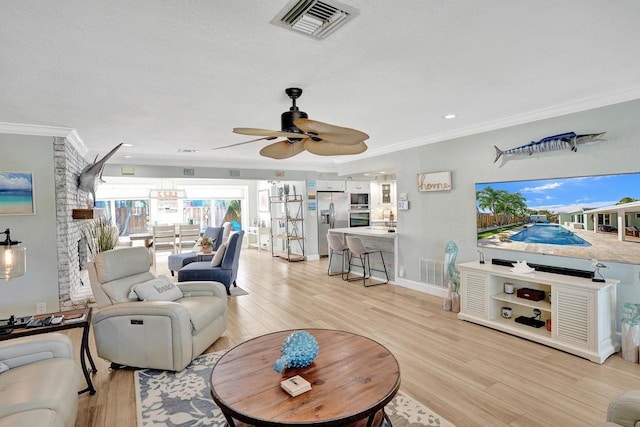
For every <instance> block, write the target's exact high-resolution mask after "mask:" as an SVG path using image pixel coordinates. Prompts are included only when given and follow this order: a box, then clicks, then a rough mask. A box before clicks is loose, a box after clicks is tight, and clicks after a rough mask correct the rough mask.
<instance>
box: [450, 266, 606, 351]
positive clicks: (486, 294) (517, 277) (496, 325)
mask: <svg viewBox="0 0 640 427" xmlns="http://www.w3.org/2000/svg"><path fill="white" fill-rule="evenodd" d="M458 267H459V268H460V271H461V282H460V298H461V309H460V313H459V314H458V318H459V319H462V320H466V321H469V322H473V323H477V324H480V325H483V326H487V327H490V328H493V329H496V330H499V331H502V332H506V333H509V334H512V335H515V336H519V337H521V338H525V339H529V340H531V341H535V342H538V343H540V344H545V345H548V346H550V347H554V348H557V349H560V350H563V351H566V352H568V353H572V354H575V355H577V356H580V357H584V358H586V359H589V360H591V361H592V362H596V363H603V362H604V361H605V360H606V358H607V357H609V356H610V355H611V354H613V353H615V352H617V351H619V345H618V343H617V341H616V339H615V336H616V335H615V324H616V322H615V311H616V285H617V284H618V282H619V281H618V280H611V279H607V280H606V281H605V282H604V283H597V282H592V281H591V280H590V279H585V278H581V277H573V276H565V275H561V274H555V273H546V272H540V271H536V272H534V273H531V274H518V273H514V272H512V271H511V268H510V267H505V266H500V265H493V264H480V263H478V262H477V261H475V262H467V263H463V264H460V265H459V266H458ZM505 283H512V284H513V285H514V288H515V289H516V290H515V291H514V294H506V293H504V284H505ZM520 288H531V289H537V290H541V291H544V292H545V299H543V300H540V301H533V300H529V299H524V298H519V297H517V296H516V295H517V289H520ZM505 307H508V308H510V309H511V317H510V318H504V317H503V316H502V310H503V308H505ZM534 309H538V310H540V316H539V317H538V319H539V320H542V321H543V322H546V321H547V320H550V323H551V331H549V330H547V329H546V328H545V327H544V326H543V327H541V328H536V327H533V326H528V325H524V324H521V323H517V322H516V321H515V319H516V318H518V317H519V316H524V317H529V318H531V317H534V316H535V314H534V312H533V311H534Z"/></svg>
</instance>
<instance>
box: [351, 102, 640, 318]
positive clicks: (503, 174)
mask: <svg viewBox="0 0 640 427" xmlns="http://www.w3.org/2000/svg"><path fill="white" fill-rule="evenodd" d="M638 117H640V101H633V102H627V103H622V104H618V105H613V106H609V107H603V108H600V109H596V110H590V111H585V112H581V113H576V114H571V115H567V116H563V117H556V118H553V119H548V120H541V121H538V122H533V123H529V124H526V125H521V126H515V127H511V128H506V129H501V130H497V131H492V132H486V133H483V134H478V135H473V136H469V137H464V138H459V139H456V140H450V141H444V142H440V143H436V144H431V145H427V146H423V147H419V148H414V149H409V150H404V151H401V152H397V153H393V154H386V155H384V156H378V157H373V158H369V159H366V160H362V161H359V162H353V163H349V164H344V165H342V166H341V170H340V174H341V175H343V174H349V173H354V172H356V171H358V170H374V169H375V168H379V167H390V166H393V167H395V170H396V178H397V191H398V193H408V195H409V201H410V210H408V211H399V212H398V235H399V241H398V243H399V265H400V266H404V267H405V271H406V276H405V277H406V279H407V280H409V281H415V282H416V283H417V281H418V260H419V259H420V258H428V259H443V258H444V246H445V243H446V242H447V241H448V240H453V241H454V242H456V243H457V245H458V248H459V255H458V260H457V261H458V262H464V261H469V260H475V259H477V247H476V211H475V183H477V182H493V181H509V180H520V179H522V180H525V179H541V178H553V177H567V176H582V175H591V174H594V175H597V174H609V173H623V172H638V171H640V158H639V155H640V150H638V147H639V146H640V120H638ZM569 131H574V132H576V133H594V132H599V131H606V132H607V134H606V135H605V138H606V141H605V142H600V143H596V144H592V145H587V146H582V147H580V148H579V149H578V151H577V152H576V153H573V152H570V151H568V150H564V151H554V152H548V153H544V154H540V155H533V156H520V157H512V158H510V159H509V160H508V161H506V162H504V163H501V162H500V161H499V162H498V163H495V164H494V163H493V161H494V157H495V149H494V148H493V146H494V145H496V146H498V147H500V148H502V149H508V148H512V147H516V146H519V145H523V144H526V143H528V142H529V141H532V140H538V139H540V138H542V137H545V136H549V135H554V134H559V133H563V132H569ZM445 170H450V171H451V172H452V190H451V191H449V192H433V193H420V192H419V191H418V189H417V184H416V174H417V173H422V172H438V171H445ZM485 256H486V257H487V258H488V259H490V258H505V259H520V260H521V259H524V258H525V255H524V254H523V253H521V252H513V251H497V250H494V251H488V250H487V251H485ZM526 260H527V261H529V262H532V263H540V264H547V265H557V266H566V267H570V268H578V269H585V270H591V265H590V261H589V260H578V259H573V258H566V257H557V256H548V255H547V256H545V255H538V256H535V255H532V254H527V255H526ZM638 263H640V260H638ZM606 264H607V265H608V266H609V268H608V269H607V270H605V271H604V273H605V275H606V276H607V277H611V278H615V279H619V280H621V282H622V283H621V285H620V286H619V288H618V306H619V307H620V306H621V304H622V303H624V302H635V303H640V278H639V274H640V266H638V265H630V264H616V263H610V262H607V263H606ZM418 287H419V286H418ZM618 314H619V315H618V318H619V317H620V311H619V313H618Z"/></svg>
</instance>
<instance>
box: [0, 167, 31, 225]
mask: <svg viewBox="0 0 640 427" xmlns="http://www.w3.org/2000/svg"><path fill="white" fill-rule="evenodd" d="M31 214H35V203H34V199H33V174H32V173H28V172H0V215H31Z"/></svg>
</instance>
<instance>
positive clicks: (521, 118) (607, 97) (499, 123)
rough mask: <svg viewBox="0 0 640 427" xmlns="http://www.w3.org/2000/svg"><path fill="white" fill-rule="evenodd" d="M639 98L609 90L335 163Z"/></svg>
mask: <svg viewBox="0 0 640 427" xmlns="http://www.w3.org/2000/svg"><path fill="white" fill-rule="evenodd" d="M637 99H640V86H637V87H634V88H630V89H625V90H621V91H617V92H610V93H607V94H604V95H599V96H592V97H588V98H582V99H579V100H577V101H573V102H567V103H565V104H559V105H554V106H553V107H549V108H542V109H539V110H533V111H529V112H526V113H522V114H515V115H513V116H509V117H504V118H501V119H498V120H493V121H489V122H484V123H480V124H477V125H473V126H467V127H464V128H459V129H453V130H451V131H447V132H441V133H436V134H433V135H427V136H423V137H419V138H414V139H410V140H408V141H403V142H399V143H397V144H390V145H386V146H384V147H381V148H377V149H374V150H367V151H366V152H364V153H362V154H360V155H358V156H357V157H355V156H354V157H350V158H348V159H339V160H336V161H335V162H334V163H336V164H343V163H350V162H354V161H357V160H362V159H366V158H371V157H375V156H381V155H384V154H390V153H394V152H397V151H401V150H407V149H409V148H415V147H420V146H423V145H428V144H434V143H436V142H442V141H448V140H451V139H456V138H462V137H465V136H470V135H476V134H479V133H484V132H489V131H493V130H498V129H503V128H507V127H511V126H518V125H523V124H526V123H531V122H535V121H538V120H544V119H551V118H554V117H559V116H564V115H567V114H573V113H579V112H582V111H587V110H593V109H596V108H601V107H606V106H609V105H615V104H621V103H623V102H628V101H634V100H637Z"/></svg>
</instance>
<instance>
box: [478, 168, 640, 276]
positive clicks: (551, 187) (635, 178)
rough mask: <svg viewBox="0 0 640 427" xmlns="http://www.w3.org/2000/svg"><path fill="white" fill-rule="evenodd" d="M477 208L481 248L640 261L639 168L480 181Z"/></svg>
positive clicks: (605, 259) (616, 260)
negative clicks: (585, 173)
mask: <svg viewBox="0 0 640 427" xmlns="http://www.w3.org/2000/svg"><path fill="white" fill-rule="evenodd" d="M476 212H477V228H478V247H479V248H480V249H483V248H492V249H506V250H513V251H520V252H530V253H537V254H547V255H558V256H567V257H573V258H585V259H597V260H598V261H613V262H621V263H631V264H638V263H640V173H629V174H615V175H596V176H583V177H574V178H553V179H541V180H530V181H508V182H488V183H478V184H476ZM514 258H515V259H517V260H521V259H523V258H524V257H523V256H519V257H514Z"/></svg>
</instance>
